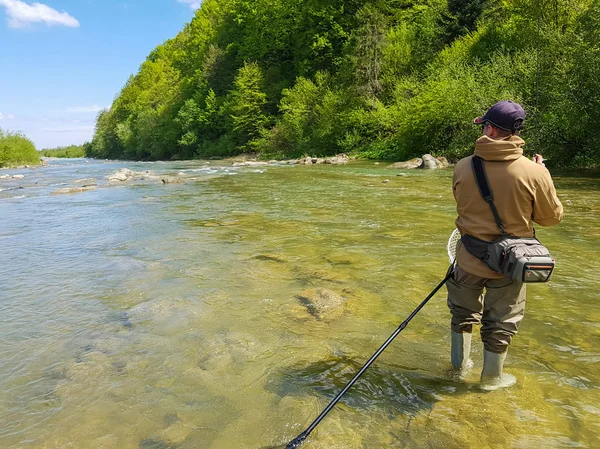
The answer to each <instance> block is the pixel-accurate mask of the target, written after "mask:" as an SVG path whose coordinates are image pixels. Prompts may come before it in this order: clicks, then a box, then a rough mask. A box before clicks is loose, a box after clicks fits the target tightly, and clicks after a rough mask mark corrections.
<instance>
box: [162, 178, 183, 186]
mask: <svg viewBox="0 0 600 449" xmlns="http://www.w3.org/2000/svg"><path fill="white" fill-rule="evenodd" d="M160 180H161V181H162V183H163V184H183V183H184V182H185V180H184V179H182V178H177V177H176V176H163V177H162V178H160Z"/></svg>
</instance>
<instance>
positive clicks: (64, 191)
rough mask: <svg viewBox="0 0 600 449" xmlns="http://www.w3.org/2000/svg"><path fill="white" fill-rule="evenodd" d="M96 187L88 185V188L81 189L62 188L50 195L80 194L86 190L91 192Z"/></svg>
mask: <svg viewBox="0 0 600 449" xmlns="http://www.w3.org/2000/svg"><path fill="white" fill-rule="evenodd" d="M97 187H98V186H97V185H95V184H93V185H88V186H81V187H64V188H62V189H58V190H55V191H54V192H52V193H51V195H69V194H72V193H81V192H86V191H88V190H93V189H95V188H97Z"/></svg>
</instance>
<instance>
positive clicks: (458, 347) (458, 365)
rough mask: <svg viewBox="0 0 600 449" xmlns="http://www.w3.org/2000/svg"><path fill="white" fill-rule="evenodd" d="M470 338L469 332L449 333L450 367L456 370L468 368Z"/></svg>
mask: <svg viewBox="0 0 600 449" xmlns="http://www.w3.org/2000/svg"><path fill="white" fill-rule="evenodd" d="M471 337H472V334H471V333H470V332H461V333H457V332H451V337H450V338H451V340H450V345H451V346H450V360H451V361H452V366H453V367H454V368H455V369H457V370H465V369H468V368H470V365H471V364H470V360H469V354H470V353H471Z"/></svg>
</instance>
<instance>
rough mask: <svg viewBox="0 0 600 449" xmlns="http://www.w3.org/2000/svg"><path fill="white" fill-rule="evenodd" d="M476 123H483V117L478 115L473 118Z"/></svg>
mask: <svg viewBox="0 0 600 449" xmlns="http://www.w3.org/2000/svg"><path fill="white" fill-rule="evenodd" d="M473 124H474V125H483V117H476V118H474V119H473Z"/></svg>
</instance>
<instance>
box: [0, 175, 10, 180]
mask: <svg viewBox="0 0 600 449" xmlns="http://www.w3.org/2000/svg"><path fill="white" fill-rule="evenodd" d="M0 179H10V175H0Z"/></svg>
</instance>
